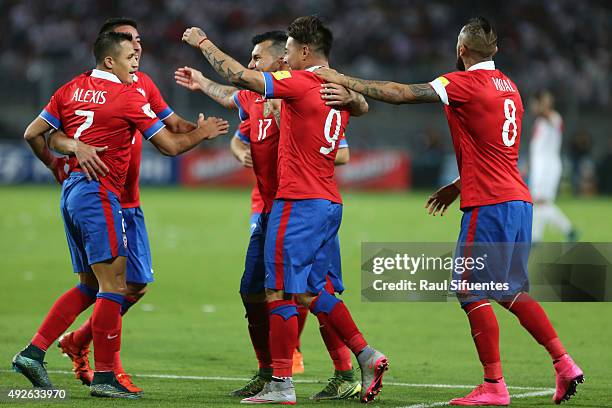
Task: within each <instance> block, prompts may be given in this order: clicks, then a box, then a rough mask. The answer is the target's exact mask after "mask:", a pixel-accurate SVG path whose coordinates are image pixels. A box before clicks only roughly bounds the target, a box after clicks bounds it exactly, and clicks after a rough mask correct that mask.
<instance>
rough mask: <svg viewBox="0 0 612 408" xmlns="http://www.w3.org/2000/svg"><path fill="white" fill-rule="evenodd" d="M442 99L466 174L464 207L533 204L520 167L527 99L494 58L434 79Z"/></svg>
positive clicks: (461, 170)
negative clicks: (522, 96)
mask: <svg viewBox="0 0 612 408" xmlns="http://www.w3.org/2000/svg"><path fill="white" fill-rule="evenodd" d="M430 85H431V86H432V87H433V88H434V90H435V91H436V93H437V94H438V95H439V96H440V99H441V101H442V102H443V103H444V104H445V106H444V110H445V112H446V118H447V119H448V126H449V128H450V132H451V135H452V138H453V145H454V147H455V156H456V158H457V166H458V168H459V174H460V176H461V208H467V207H478V206H483V205H490V204H497V203H503V202H506V201H513V200H522V201H527V202H531V195H530V194H529V190H528V189H527V185H525V182H524V181H523V179H522V178H521V174H520V172H519V169H518V165H517V162H518V153H519V144H520V140H521V124H522V119H523V103H522V101H521V96H520V94H519V92H518V89H517V87H516V85H515V84H514V82H512V81H511V80H510V79H509V78H508V77H507V76H506V75H504V74H503V73H502V72H501V71H499V70H497V69H495V64H494V63H493V61H485V62H481V63H479V64H476V65H473V66H472V67H470V69H469V70H467V71H457V72H451V73H449V74H444V75H442V76H441V77H439V78H437V79H435V80H433V81H432V82H430Z"/></svg>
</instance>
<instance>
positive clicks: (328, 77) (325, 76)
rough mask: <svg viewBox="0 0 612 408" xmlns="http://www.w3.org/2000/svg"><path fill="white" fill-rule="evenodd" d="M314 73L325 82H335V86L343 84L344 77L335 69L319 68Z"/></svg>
mask: <svg viewBox="0 0 612 408" xmlns="http://www.w3.org/2000/svg"><path fill="white" fill-rule="evenodd" d="M314 73H315V75H316V76H318V77H319V78H321V79H322V80H324V81H325V82H333V83H335V84H337V83H340V82H342V81H341V78H342V75H341V74H340V73H339V72H338V71H336V70H335V69H331V68H326V67H321V68H317V69H316V70H315V71H314Z"/></svg>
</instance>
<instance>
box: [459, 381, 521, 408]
mask: <svg viewBox="0 0 612 408" xmlns="http://www.w3.org/2000/svg"><path fill="white" fill-rule="evenodd" d="M450 404H451V405H463V406H474V405H494V406H506V405H510V394H508V388H506V383H505V381H504V379H503V378H502V379H500V380H499V381H498V382H497V383H490V382H486V381H485V382H483V383H482V384H480V385H479V386H478V387H476V388H474V390H473V391H472V392H470V393H469V394H468V395H466V396H465V397H462V398H454V399H452V400H451V401H450Z"/></svg>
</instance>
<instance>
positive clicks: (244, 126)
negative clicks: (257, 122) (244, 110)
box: [234, 120, 251, 144]
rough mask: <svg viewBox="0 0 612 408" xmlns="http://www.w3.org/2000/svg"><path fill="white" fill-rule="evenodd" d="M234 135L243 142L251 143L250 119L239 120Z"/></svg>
mask: <svg viewBox="0 0 612 408" xmlns="http://www.w3.org/2000/svg"><path fill="white" fill-rule="evenodd" d="M234 136H236V137H237V138H238V139H240V141H241V142H242V143H244V144H251V121H249V120H243V121H242V122H240V126H238V129H236V133H234Z"/></svg>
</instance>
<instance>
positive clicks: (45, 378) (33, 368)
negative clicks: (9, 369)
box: [13, 352, 53, 388]
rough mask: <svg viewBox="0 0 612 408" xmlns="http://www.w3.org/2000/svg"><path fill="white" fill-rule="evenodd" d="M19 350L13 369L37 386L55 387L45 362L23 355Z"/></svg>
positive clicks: (14, 359)
mask: <svg viewBox="0 0 612 408" xmlns="http://www.w3.org/2000/svg"><path fill="white" fill-rule="evenodd" d="M21 353H22V352H19V353H17V354H15V357H13V370H14V371H16V372H18V373H20V374H23V375H24V376H25V377H26V378H27V379H28V380H30V382H31V383H32V385H33V386H34V387H36V388H53V384H51V380H50V379H49V375H48V374H47V369H46V368H45V364H46V363H45V362H42V361H38V360H35V359H33V358H29V357H26V356H23V355H22V354H21Z"/></svg>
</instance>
